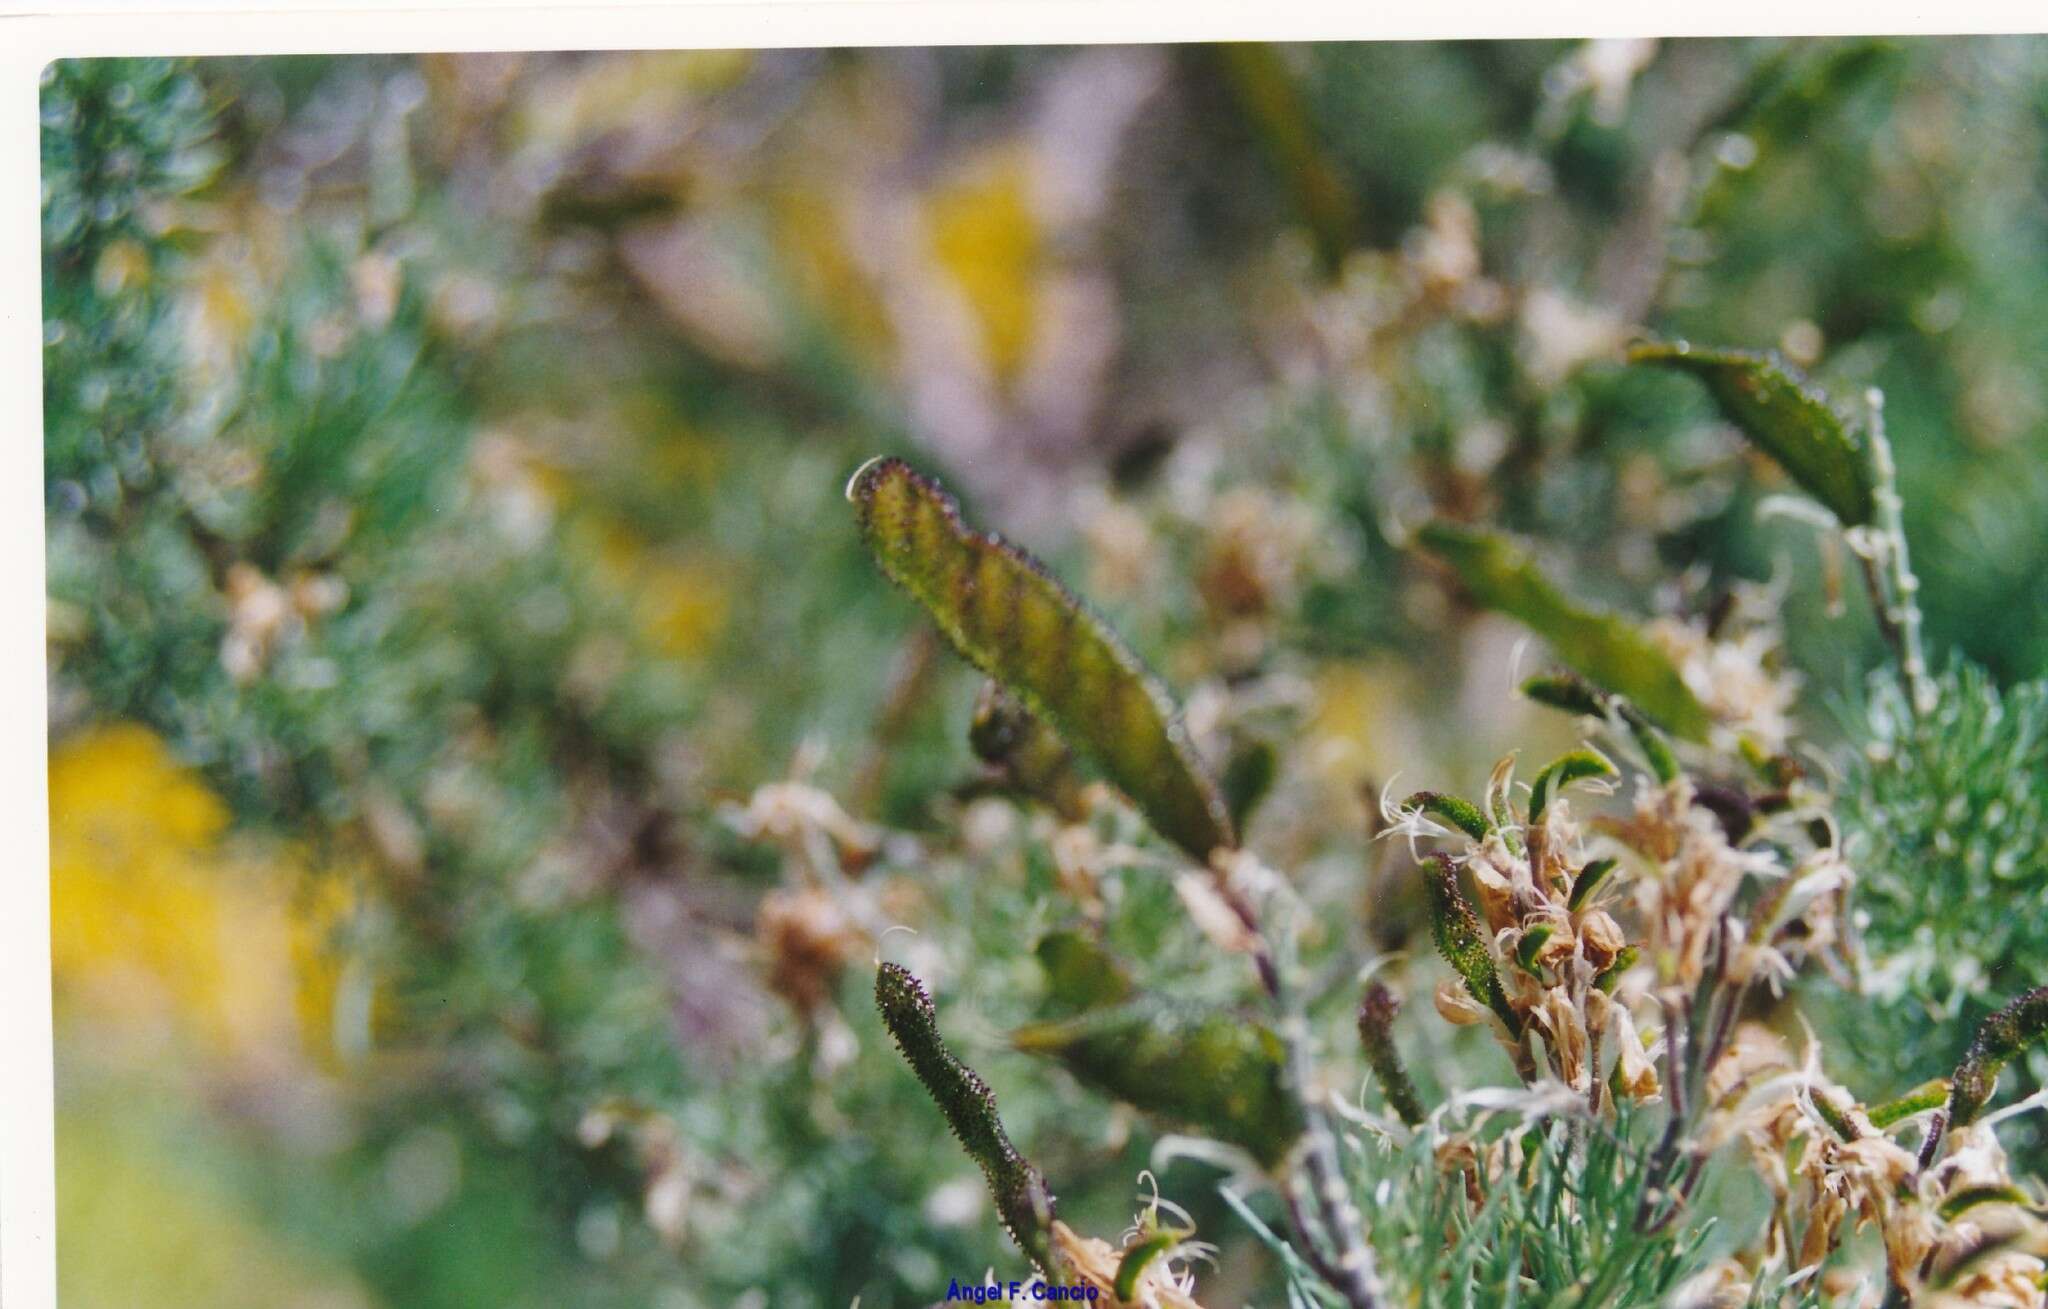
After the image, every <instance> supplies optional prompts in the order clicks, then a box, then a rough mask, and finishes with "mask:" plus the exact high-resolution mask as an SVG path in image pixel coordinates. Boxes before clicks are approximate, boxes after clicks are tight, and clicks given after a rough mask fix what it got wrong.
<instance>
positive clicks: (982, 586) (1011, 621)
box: [846, 459, 1236, 863]
mask: <svg viewBox="0 0 2048 1309" xmlns="http://www.w3.org/2000/svg"><path fill="white" fill-rule="evenodd" d="M846 494H847V498H848V499H849V500H851V501H852V502H853V503H854V505H855V507H856V509H857V511H858V513H859V517H860V526H861V534H862V536H863V537H864V538H865V539H866V541H867V545H868V549H869V550H870V551H871V552H873V554H874V556H875V559H876V562H878V563H879V564H880V565H881V567H882V571H883V572H884V573H886V574H888V576H889V577H890V579H891V580H893V581H895V582H896V583H897V584H898V585H900V586H901V587H902V588H903V589H904V590H906V591H908V592H909V593H910V595H911V597H912V598H913V599H915V600H916V601H917V602H918V603H919V604H921V605H923V606H924V608H925V610H926V612H928V613H929V614H930V615H931V617H932V620H933V621H934V622H935V623H936V624H937V625H938V628H939V631H940V632H941V633H943V634H944V635H945V637H946V639H947V640H948V641H950V642H952V644H953V647H954V648H955V649H956V650H958V651H959V652H960V654H961V655H962V656H963V657H964V658H966V659H967V660H968V661H969V662H970V663H972V664H974V665H975V666H976V667H978V668H980V669H981V670H982V671H983V672H985V673H987V674H988V675H989V676H990V677H992V678H994V679H996V680H997V681H998V682H1001V683H1002V684H1003V685H1004V687H1006V688H1007V689H1008V690H1010V691H1011V692H1012V693H1014V694H1015V695H1016V696H1017V697H1018V698H1019V699H1021V700H1022V701H1023V702H1024V703H1025V704H1026V705H1027V706H1028V707H1029V708H1030V709H1031V711H1032V712H1033V713H1035V714H1037V715H1039V716H1040V717H1042V718H1044V719H1045V720H1046V721H1047V722H1049V723H1050V724H1051V725H1052V726H1053V727H1054V729H1055V730H1057V731H1058V732H1059V734H1060V735H1061V737H1063V738H1064V739H1065V740H1066V741H1067V742H1068V744H1070V745H1072V746H1073V747H1074V748H1075V749H1077V750H1079V751H1080V752H1081V753H1082V754H1084V755H1086V756H1087V757H1088V758H1089V759H1090V760H1091V761H1092V762H1094V763H1095V764H1096V765H1097V766H1098V767H1100V768H1101V769H1102V771H1103V772H1104V773H1105V774H1106V775H1107V776H1108V778H1109V780H1110V781H1111V782H1113V783H1115V784H1116V785H1117V786H1118V787H1120V788H1122V790H1123V791H1124V793H1125V794H1126V795H1128V796H1130V798H1131V799H1132V800H1133V801H1134V802H1135V803H1136V804H1137V806H1138V808H1140V809H1141V810H1143V811H1144V813H1145V816H1146V817H1147V818H1148V819H1150V820H1151V822H1152V825H1153V827H1154V828H1156V829H1157V830H1158V831H1159V833H1160V834H1161V835H1162V836H1165V837H1166V838H1167V839H1169V840H1171V841H1173V842H1174V843H1175V844H1177V845H1179V846H1180V847H1181V848H1182V849H1183V850H1185V851H1187V853H1188V854H1190V855H1192V856H1193V857H1194V858H1196V859H1197V860H1200V861H1202V862H1205V863H1206V862H1207V861H1208V858H1209V855H1210V853H1211V852H1212V851H1214V850H1215V849H1217V848H1218V847H1228V846H1234V845H1235V844H1236V837H1235V836H1234V835H1233V833H1232V829H1231V825H1230V815H1229V812H1228V811H1227V810H1226V809H1225V807H1224V804H1223V799H1222V795H1221V793H1220V792H1219V791H1218V789H1217V787H1216V784H1215V782H1214V780H1213V779H1212V778H1211V777H1210V776H1209V774H1208V772H1207V771H1206V770H1205V769H1204V768H1203V766H1202V764H1201V761H1200V760H1199V759H1197V758H1196V756H1195V752H1194V748H1193V746H1192V745H1191V744H1190V743H1189V742H1188V739H1187V734H1186V732H1185V730H1184V729H1183V728H1182V726H1181V724H1180V720H1179V718H1178V716H1177V714H1176V712H1175V709H1174V705H1173V702H1172V701H1171V700H1169V699H1168V698H1167V695H1166V692H1165V691H1164V690H1163V689H1162V688H1161V687H1160V685H1159V683H1158V681H1157V680H1156V679H1155V678H1154V677H1152V675H1151V674H1150V673H1148V672H1147V671H1146V670H1145V667H1144V665H1143V664H1142V663H1140V662H1139V660H1138V657H1137V656H1136V655H1134V654H1133V653H1131V651H1130V650H1129V649H1127V648H1126V647H1125V646H1124V644H1123V642H1122V641H1121V640H1119V639H1118V638H1117V636H1116V634H1115V633H1114V632H1112V631H1111V630H1110V629H1109V626H1108V625H1107V624H1106V623H1104V622H1103V621H1102V620H1101V619H1100V618H1098V617H1096V616H1095V615H1094V614H1093V613H1091V612H1090V611H1089V610H1088V608H1087V607H1086V606H1085V605H1083V604H1082V603H1081V602H1080V601H1079V600H1077V599H1076V598H1075V597H1074V596H1073V595H1071V594H1069V593H1068V592H1067V590H1066V589H1065V588H1064V587H1062V586H1061V585H1060V584H1059V583H1058V582H1056V581H1054V580H1053V578H1052V576H1051V575H1050V574H1049V573H1047V572H1046V571H1045V569H1044V567H1043V566H1042V565H1040V564H1039V563H1038V561H1037V560H1035V559H1033V558H1032V557H1031V556H1030V555H1028V554H1026V553H1024V552H1023V551H1021V550H1019V549H1017V548H1016V547H1014V546H1012V545H1009V544H1007V543H1006V542H1004V541H1002V540H1001V539H999V538H997V537H995V536H991V535H986V534H983V533H980V532H976V531H974V530H973V529H971V528H969V527H968V526H966V524H964V523H963V522H962V521H961V519H960V510H959V506H958V505H957V504H955V503H954V501H953V498H952V497H951V496H949V495H947V494H946V493H945V492H944V491H943V490H941V489H940V487H939V485H938V483H936V482H934V481H932V480H931V479H929V478H927V477H924V476H923V475H921V474H919V473H917V472H916V471H914V470H913V469H912V468H911V467H910V465H908V464H906V463H904V462H903V461H902V460H900V459H876V460H873V461H871V462H869V463H868V464H867V465H865V466H864V467H862V468H861V469H860V471H859V472H857V473H855V474H854V476H853V480H852V481H851V482H850V483H848V485H847V488H846Z"/></svg>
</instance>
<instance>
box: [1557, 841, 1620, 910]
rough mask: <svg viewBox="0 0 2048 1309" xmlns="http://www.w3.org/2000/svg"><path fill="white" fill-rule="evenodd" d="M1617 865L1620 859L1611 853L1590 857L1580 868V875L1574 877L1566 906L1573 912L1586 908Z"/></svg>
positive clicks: (1566, 898) (1566, 899)
mask: <svg viewBox="0 0 2048 1309" xmlns="http://www.w3.org/2000/svg"><path fill="white" fill-rule="evenodd" d="M1617 866H1619V861H1618V860H1616V859H1615V858H1614V857H1613V856H1611V855H1609V856H1604V857H1602V858H1599V859H1588V860H1587V861H1586V866H1585V867H1584V868H1581V869H1580V870H1579V875H1578V876H1577V877H1575V878H1573V879H1572V893H1571V894H1570V895H1569V896H1567V897H1565V908H1567V909H1569V910H1570V911H1571V912H1573V913H1577V912H1579V910H1580V909H1582V908H1584V907H1585V904H1586V902H1587V901H1588V900H1590V899H1592V898H1593V892H1595V891H1597V890H1599V889H1600V883H1602V882H1604V881H1606V880H1607V875H1608V874H1609V873H1611V872H1613V871H1614V870H1615V868H1616V867H1617Z"/></svg>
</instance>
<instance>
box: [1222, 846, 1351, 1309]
mask: <svg viewBox="0 0 2048 1309" xmlns="http://www.w3.org/2000/svg"><path fill="white" fill-rule="evenodd" d="M1217 880H1218V882H1219V883H1220V890H1221V892H1222V894H1223V896H1224V898H1225V900H1226V901H1227V902H1228V903H1229V905H1230V907H1231V909H1232V911H1233V912H1235V914H1236V915H1237V918H1238V920H1239V921H1240V922H1242V923H1243V924H1244V926H1245V929H1246V930H1247V931H1248V932H1249V933H1250V934H1251V937H1252V952H1251V953H1252V961H1253V964H1254V966H1255V968H1256V969H1257V971H1258V976H1259V986H1260V987H1261V989H1263V990H1264V991H1265V992H1266V996H1267V999H1268V1000H1269V1001H1270V1002H1271V1004H1272V1007H1273V1011H1274V1015H1275V1017H1276V1019H1277V1020H1278V1024H1279V1034H1280V1042H1281V1045H1282V1047H1283V1048H1284V1049H1285V1051H1286V1054H1287V1065H1286V1071H1287V1083H1288V1089H1289V1091H1290V1092H1291V1093H1292V1095H1293V1096H1294V1098H1295V1101H1296V1103H1297V1104H1298V1105H1300V1107H1301V1114H1302V1121H1303V1123H1304V1127H1303V1131H1302V1152H1301V1161H1302V1167H1303V1170H1304V1171H1305V1172H1306V1174H1307V1177H1306V1181H1307V1183H1308V1193H1309V1202H1310V1204H1311V1206H1312V1207H1313V1209H1314V1211H1315V1216H1316V1224H1315V1225H1316V1226H1320V1227H1321V1228H1322V1232H1323V1236H1324V1237H1325V1238H1327V1240H1328V1241H1329V1243H1330V1249H1331V1251H1333V1252H1334V1255H1335V1257H1334V1259H1332V1258H1329V1257H1326V1256H1325V1255H1324V1253H1323V1251H1322V1249H1321V1248H1320V1246H1319V1245H1318V1243H1317V1241H1316V1234H1315V1232H1314V1231H1313V1230H1311V1228H1310V1226H1309V1225H1308V1224H1307V1223H1305V1222H1304V1221H1303V1219H1304V1218H1306V1215H1305V1214H1302V1213H1301V1212H1300V1211H1299V1208H1298V1206H1296V1205H1294V1204H1293V1203H1292V1202H1291V1199H1290V1203H1289V1212H1290V1216H1291V1217H1292V1218H1293V1219H1294V1225H1295V1227H1296V1229H1297V1230H1298V1232H1299V1235H1300V1236H1301V1240H1302V1244H1303V1247H1304V1249H1305V1250H1306V1251H1307V1252H1308V1258H1309V1263H1310V1265H1311V1266H1312V1267H1314V1268H1315V1270H1316V1272H1317V1274H1318V1275H1319V1276H1321V1277H1322V1279H1323V1280H1324V1281H1326V1282H1328V1283H1329V1284H1330V1287H1331V1289H1333V1290H1335V1291H1336V1292H1337V1294H1339V1295H1341V1296H1343V1297H1344V1301H1345V1303H1346V1304H1347V1305H1349V1306H1350V1307H1351V1309H1379V1306H1380V1304H1381V1302H1382V1301H1383V1299H1384V1298H1385V1293H1384V1292H1383V1291H1382V1290H1381V1288H1380V1284H1379V1274H1378V1271H1377V1269H1376V1268H1375V1266H1374V1263H1373V1257H1372V1250H1371V1248H1370V1247H1369V1246H1367V1245H1366V1244H1365V1243H1364V1241H1363V1240H1361V1239H1360V1236H1361V1233H1362V1232H1363V1230H1364V1226H1365V1223H1364V1219H1363V1218H1361V1217H1360V1216H1359V1213H1358V1209H1357V1206H1355V1205H1353V1204H1352V1203H1351V1193H1350V1191H1349V1189H1348V1188H1347V1187H1346V1185H1345V1182H1344V1174H1343V1171H1342V1169H1341V1167H1340V1166H1339V1164H1338V1162H1337V1147H1336V1136H1335V1133H1334V1131H1333V1130H1332V1128H1331V1125H1330V1118H1329V1114H1328V1111H1327V1110H1325V1108H1324V1107H1323V1104H1322V1102H1321V1100H1320V1098H1319V1097H1318V1096H1317V1095H1315V1094H1314V1092H1313V1089H1312V1088H1313V1087H1314V1086H1315V1084H1316V1079H1315V1062H1314V1055H1313V1052H1312V1051H1311V1050H1310V1048H1309V1034H1308V1021H1307V1019H1306V1018H1305V1017H1304V1016H1303V1015H1302V1014H1301V1013H1299V1012H1298V1011H1297V1010H1296V1008H1295V1006H1294V1004H1293V1002H1292V997H1291V995H1290V994H1289V991H1288V987H1287V983H1286V979H1285V978H1284V976H1283V975H1282V973H1281V970H1280V966H1279V963H1278V961H1277V960H1276V959H1275V958H1274V956H1273V947H1272V943H1271V941H1270V940H1269V938H1268V937H1267V936H1266V933H1265V929H1264V927H1263V925H1262V924H1261V923H1260V920H1259V914H1258V911H1257V909H1255V908H1254V907H1253V906H1252V904H1251V902H1250V901H1249V900H1247V899H1246V898H1245V896H1244V894H1243V892H1242V890H1241V889H1240V888H1238V887H1237V886H1235V885H1233V884H1232V883H1231V882H1230V881H1229V879H1227V878H1224V877H1219V878H1218V879H1217ZM1284 1189H1285V1188H1284V1184H1283V1190H1284Z"/></svg>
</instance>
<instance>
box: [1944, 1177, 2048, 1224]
mask: <svg viewBox="0 0 2048 1309" xmlns="http://www.w3.org/2000/svg"><path fill="white" fill-rule="evenodd" d="M2033 1203H2034V1198H2033V1197H2032V1196H2030V1195H2028V1194H2027V1193H2026V1192H2025V1191H2022V1190H2020V1188H2018V1187H2017V1186H2013V1185H2011V1184H2009V1183H2008V1184H2006V1185H2003V1186H2000V1185H1995V1184H1993V1185H1986V1186H1966V1187H1964V1188H1963V1189H1962V1190H1960V1191H1957V1192H1956V1193H1955V1194H1954V1195H1952V1196H1950V1197H1949V1198H1948V1199H1946V1200H1943V1201H1942V1202H1941V1220H1942V1221H1943V1222H1945V1223H1952V1222H1954V1221H1955V1220H1956V1219H1958V1218H1960V1217H1962V1216H1963V1215H1964V1214H1966V1213H1968V1212H1970V1210H1972V1209H1975V1208H1977V1207H1978V1206H1979V1205H1987V1204H2016V1205H2020V1206H2022V1207H2024V1208H2032V1207H2033Z"/></svg>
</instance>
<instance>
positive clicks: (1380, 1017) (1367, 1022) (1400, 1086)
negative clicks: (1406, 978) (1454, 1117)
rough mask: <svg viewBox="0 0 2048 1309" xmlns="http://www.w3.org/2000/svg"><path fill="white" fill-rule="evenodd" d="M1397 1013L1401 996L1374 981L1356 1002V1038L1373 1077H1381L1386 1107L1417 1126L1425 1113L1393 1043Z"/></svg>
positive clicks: (1413, 1125)
mask: <svg viewBox="0 0 2048 1309" xmlns="http://www.w3.org/2000/svg"><path fill="white" fill-rule="evenodd" d="M1400 1012H1401V998H1400V997H1399V996H1397V995H1395V994H1394V993H1393V992H1392V991H1391V990H1389V989H1388V988H1387V985H1386V983H1384V982H1378V981H1375V982H1373V983H1372V984H1370V985H1369V986H1367V987H1366V988H1365V998H1364V999H1363V1000H1361V1001H1360V1002H1359V1005H1358V1041H1359V1044H1360V1045H1362V1046H1363V1047H1364V1048H1365V1062H1366V1063H1367V1064H1369V1065H1371V1067H1372V1071H1373V1076H1375V1077H1377V1078H1379V1079H1380V1090H1381V1092H1383V1093H1384V1094H1385V1095H1386V1097H1387V1107H1388V1108H1390V1109H1392V1110H1393V1111H1394V1112H1395V1113H1396V1114H1397V1115H1399V1116H1400V1119H1401V1121H1402V1122H1404V1123H1406V1124H1408V1125H1409V1126H1410V1127H1420V1126H1421V1125H1422V1120H1423V1119H1424V1118H1426V1117H1428V1114H1427V1113H1426V1112H1424V1110H1423V1108H1422V1097H1421V1096H1420V1095H1418V1094H1416V1091H1415V1082H1414V1080H1413V1079H1411V1078H1410V1077H1409V1076H1408V1067H1407V1065H1406V1064H1404V1063H1402V1062H1401V1052H1400V1050H1398V1049H1396V1048H1395V1046H1394V1019H1395V1017H1396V1016H1397V1015H1399V1014H1400Z"/></svg>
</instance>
